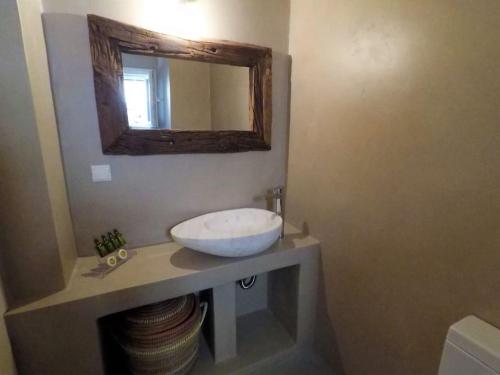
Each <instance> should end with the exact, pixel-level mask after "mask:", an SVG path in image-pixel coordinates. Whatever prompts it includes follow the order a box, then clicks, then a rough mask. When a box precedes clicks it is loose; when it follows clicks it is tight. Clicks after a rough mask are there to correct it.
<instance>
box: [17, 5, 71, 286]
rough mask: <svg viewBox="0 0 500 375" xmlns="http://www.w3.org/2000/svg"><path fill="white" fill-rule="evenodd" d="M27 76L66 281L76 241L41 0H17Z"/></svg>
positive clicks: (69, 272) (69, 273)
mask: <svg viewBox="0 0 500 375" xmlns="http://www.w3.org/2000/svg"><path fill="white" fill-rule="evenodd" d="M17 4H18V9H19V18H20V21H21V30H22V36H23V43H24V53H25V56H26V64H27V68H28V75H29V80H30V88H31V96H32V101H33V106H34V111H35V120H36V125H37V129H38V139H39V142H40V148H41V152H42V160H43V167H44V169H43V170H44V172H45V176H46V180H47V187H48V193H49V201H50V210H51V214H52V221H53V225H54V229H55V233H56V239H57V245H58V252H59V257H60V259H61V264H62V268H63V276H64V279H65V280H66V281H67V280H68V279H69V277H70V275H71V272H72V271H73V266H74V264H75V260H76V245H75V237H74V233H73V226H72V223H71V214H70V211H69V204H68V195H67V191H66V184H65V181H64V171H63V168H62V160H61V152H60V146H59V138H58V137H57V124H56V117H55V112H54V103H53V101H52V93H51V89H50V79H49V68H48V65H47V52H46V50H45V42H44V40H43V29H42V19H41V17H40V12H41V9H42V3H41V0H17Z"/></svg>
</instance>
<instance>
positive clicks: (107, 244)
mask: <svg viewBox="0 0 500 375" xmlns="http://www.w3.org/2000/svg"><path fill="white" fill-rule="evenodd" d="M101 238H102V244H103V245H104V247H105V248H106V255H107V254H109V253H112V252H113V251H115V248H114V247H113V244H112V243H111V242H110V241H109V240H108V239H107V238H106V236H101Z"/></svg>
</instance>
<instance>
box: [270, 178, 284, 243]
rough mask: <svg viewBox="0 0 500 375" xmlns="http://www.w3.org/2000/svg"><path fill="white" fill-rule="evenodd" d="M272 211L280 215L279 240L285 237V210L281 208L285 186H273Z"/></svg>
mask: <svg viewBox="0 0 500 375" xmlns="http://www.w3.org/2000/svg"><path fill="white" fill-rule="evenodd" d="M271 197H272V198H273V211H274V213H275V214H276V215H279V216H281V219H282V220H283V223H282V224H281V234H280V240H282V239H283V238H285V210H284V208H283V201H284V198H285V188H284V187H283V186H278V187H275V188H273V194H272V196H271Z"/></svg>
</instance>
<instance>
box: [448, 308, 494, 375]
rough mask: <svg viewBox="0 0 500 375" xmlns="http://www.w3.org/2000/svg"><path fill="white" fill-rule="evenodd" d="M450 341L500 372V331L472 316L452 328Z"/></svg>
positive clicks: (449, 334)
mask: <svg viewBox="0 0 500 375" xmlns="http://www.w3.org/2000/svg"><path fill="white" fill-rule="evenodd" d="M448 340H449V341H450V342H452V343H453V344H455V345H456V346H458V347H459V348H460V349H462V350H463V351H465V352H467V353H468V354H470V355H472V356H474V357H475V358H477V359H478V360H480V361H481V362H483V363H484V364H485V365H487V366H488V367H490V368H491V369H492V370H494V371H496V372H500V329H498V328H496V327H494V326H492V325H490V324H488V323H486V322H484V321H482V320H480V319H478V318H476V317H475V316H472V315H471V316H468V317H467V318H464V319H462V320H461V321H459V322H458V323H455V324H453V325H452V326H451V327H450V330H449V331H448Z"/></svg>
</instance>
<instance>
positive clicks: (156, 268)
mask: <svg viewBox="0 0 500 375" xmlns="http://www.w3.org/2000/svg"><path fill="white" fill-rule="evenodd" d="M314 245H319V242H318V241H317V240H316V239H315V238H313V237H311V236H309V235H307V234H303V233H301V232H300V231H299V230H298V229H297V228H295V227H293V226H291V225H289V224H286V226H285V238H284V239H283V240H280V241H277V242H276V243H275V244H274V245H273V246H272V247H271V248H270V249H269V250H266V251H265V252H263V253H260V254H257V255H254V256H250V257H243V258H223V257H216V256H212V255H207V254H203V253H199V252H195V251H193V250H190V249H187V248H183V247H182V246H180V245H178V244H176V243H175V242H168V243H162V244H158V245H153V246H147V247H143V248H137V249H134V250H135V251H136V252H137V255H135V256H134V257H133V258H132V259H130V260H129V261H128V262H127V263H126V264H124V265H122V266H121V267H120V268H118V269H117V270H115V271H113V272H111V273H110V274H108V275H107V276H106V277H105V278H103V279H99V278H95V277H88V276H83V275H84V274H85V273H88V272H89V271H90V270H91V269H92V268H94V267H95V266H96V264H97V259H96V257H94V256H90V257H82V258H78V260H77V262H76V265H75V268H74V270H73V273H72V276H71V278H70V280H69V282H68V285H67V286H66V288H65V289H63V290H61V291H59V292H57V293H54V294H51V295H49V296H47V297H44V298H42V299H40V300H37V301H35V302H32V303H29V304H27V305H24V306H21V307H18V308H16V309H13V310H10V311H8V312H7V313H6V316H12V315H17V314H23V313H26V312H32V311H35V310H39V309H44V308H48V307H52V306H56V305H60V304H66V303H70V302H75V301H81V300H84V299H87V298H93V297H102V296H103V295H106V294H109V293H113V292H117V291H121V290H125V289H129V288H134V287H140V286H143V285H148V284H153V283H157V282H165V281H168V280H172V281H173V280H174V279H185V278H190V277H193V276H195V275H197V276H200V275H199V274H200V273H204V272H208V271H212V272H213V271H214V270H215V271H221V272H222V271H224V272H228V271H229V270H232V272H231V273H234V271H235V270H238V272H239V273H240V275H241V278H243V277H247V276H249V274H246V272H249V271H250V270H251V269H252V272H254V271H255V265H254V266H251V264H252V263H255V262H258V263H261V264H262V265H264V268H263V269H262V270H259V271H261V272H266V271H267V270H268V269H273V268H276V265H277V264H279V263H282V262H283V256H286V257H287V259H288V258H290V262H293V261H295V260H296V258H297V257H301V256H304V255H306V254H304V250H307V249H310V247H311V246H314ZM283 264H284V263H283ZM247 269H248V271H246V270H247Z"/></svg>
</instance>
